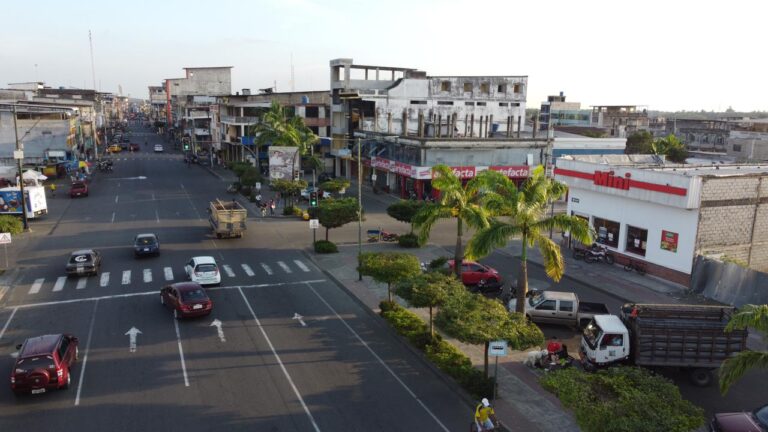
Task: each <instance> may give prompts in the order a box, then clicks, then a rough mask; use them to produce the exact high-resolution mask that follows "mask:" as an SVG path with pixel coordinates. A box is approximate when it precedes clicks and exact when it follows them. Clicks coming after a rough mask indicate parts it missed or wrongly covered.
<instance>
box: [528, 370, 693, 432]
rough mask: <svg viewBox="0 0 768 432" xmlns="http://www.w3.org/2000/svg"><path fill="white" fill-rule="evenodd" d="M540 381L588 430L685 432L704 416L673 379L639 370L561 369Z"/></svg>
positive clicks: (597, 431) (596, 431)
mask: <svg viewBox="0 0 768 432" xmlns="http://www.w3.org/2000/svg"><path fill="white" fill-rule="evenodd" d="M541 384H542V386H543V387H544V388H545V389H547V390H549V391H550V392H552V393H554V394H555V395H557V397H558V398H559V399H560V401H561V402H562V403H563V405H565V406H566V407H568V408H570V409H572V410H573V412H574V414H575V416H576V422H577V423H578V424H579V427H580V428H581V429H582V430H584V431H587V432H608V431H616V432H624V431H626V432H630V431H633V432H634V431H637V432H646V431H647V432H651V431H662V430H663V431H669V432H687V431H691V430H694V429H696V428H698V427H699V426H701V425H703V424H704V420H705V419H704V415H703V410H702V409H701V408H698V407H696V406H694V405H693V404H692V403H690V402H688V401H687V400H685V399H683V398H682V396H681V395H680V391H679V390H678V388H677V387H676V386H675V385H674V384H673V383H672V382H670V381H669V380H667V379H665V378H663V377H661V376H658V375H655V374H654V373H652V372H650V371H649V370H647V369H643V368H638V367H614V368H609V369H605V370H601V371H598V372H597V373H586V372H583V371H581V370H578V369H575V368H569V369H561V370H559V371H554V372H551V373H548V374H545V375H544V376H543V377H541ZM616 413H621V415H616Z"/></svg>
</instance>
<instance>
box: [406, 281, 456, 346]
mask: <svg viewBox="0 0 768 432" xmlns="http://www.w3.org/2000/svg"><path fill="white" fill-rule="evenodd" d="M465 290H466V288H464V285H463V284H462V283H461V282H459V281H458V279H456V278H455V277H453V276H450V275H446V274H443V273H438V272H428V273H421V274H418V275H416V276H415V277H412V278H408V279H405V280H402V281H400V282H398V283H397V285H396V286H395V294H397V295H398V296H400V297H401V298H402V299H404V300H405V301H407V302H408V304H410V305H411V306H413V307H418V308H422V307H425V308H429V333H430V334H431V335H432V337H433V338H434V336H435V327H434V320H433V315H432V311H433V308H436V307H440V306H442V305H443V303H445V301H446V300H447V299H448V297H450V296H454V295H460V294H461V293H460V292H461V291H465Z"/></svg>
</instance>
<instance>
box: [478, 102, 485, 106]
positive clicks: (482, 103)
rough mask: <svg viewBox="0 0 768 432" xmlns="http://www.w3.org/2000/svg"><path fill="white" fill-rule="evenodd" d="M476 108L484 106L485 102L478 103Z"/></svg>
mask: <svg viewBox="0 0 768 432" xmlns="http://www.w3.org/2000/svg"><path fill="white" fill-rule="evenodd" d="M477 106H485V102H478V103H477Z"/></svg>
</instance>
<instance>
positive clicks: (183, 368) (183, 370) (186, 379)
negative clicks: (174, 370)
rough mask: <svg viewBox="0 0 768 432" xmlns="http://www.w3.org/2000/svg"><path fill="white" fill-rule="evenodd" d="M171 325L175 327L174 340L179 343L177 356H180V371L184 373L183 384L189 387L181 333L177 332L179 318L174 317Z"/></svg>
mask: <svg viewBox="0 0 768 432" xmlns="http://www.w3.org/2000/svg"><path fill="white" fill-rule="evenodd" d="M173 325H174V327H176V341H177V342H178V343H179V357H180V358H181V371H182V372H183V373H184V386H186V387H189V377H188V376H187V363H186V362H185V361H184V348H182V347H181V333H180V332H179V320H177V319H174V320H173Z"/></svg>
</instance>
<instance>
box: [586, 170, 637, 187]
mask: <svg viewBox="0 0 768 432" xmlns="http://www.w3.org/2000/svg"><path fill="white" fill-rule="evenodd" d="M630 175H631V174H630V173H626V174H624V177H626V178H624V177H617V176H615V175H614V174H613V171H595V175H594V177H593V181H594V182H595V184H596V185H597V186H605V187H610V188H615V189H621V190H629V177H630Z"/></svg>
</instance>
